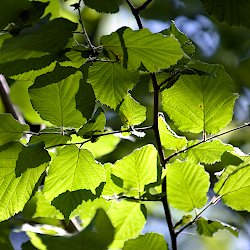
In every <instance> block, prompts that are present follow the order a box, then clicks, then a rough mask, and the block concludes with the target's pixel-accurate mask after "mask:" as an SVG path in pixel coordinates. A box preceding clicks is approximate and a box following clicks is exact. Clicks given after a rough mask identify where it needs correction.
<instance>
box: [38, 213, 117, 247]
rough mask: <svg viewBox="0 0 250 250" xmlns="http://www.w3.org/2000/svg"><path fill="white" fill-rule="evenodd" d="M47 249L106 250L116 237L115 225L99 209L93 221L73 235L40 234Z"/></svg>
mask: <svg viewBox="0 0 250 250" xmlns="http://www.w3.org/2000/svg"><path fill="white" fill-rule="evenodd" d="M39 237H40V238H41V240H42V242H43V243H44V244H45V245H46V246H47V250H69V249H74V250H97V249H98V250H105V249H107V247H108V245H109V244H110V243H111V242H112V240H113V237H114V227H113V226H112V224H111V222H110V220H109V218H108V216H107V214H106V213H105V212H104V211H103V210H102V209H100V210H98V211H97V213H96V215H95V217H94V219H93V221H92V223H91V224H90V225H89V226H88V227H87V228H86V229H84V230H82V231H81V232H79V233H77V234H73V235H72V236H50V235H39Z"/></svg>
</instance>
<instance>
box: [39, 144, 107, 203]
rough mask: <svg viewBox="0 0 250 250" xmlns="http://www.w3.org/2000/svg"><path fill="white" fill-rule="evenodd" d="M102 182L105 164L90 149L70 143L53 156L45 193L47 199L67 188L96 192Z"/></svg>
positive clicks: (103, 180)
mask: <svg viewBox="0 0 250 250" xmlns="http://www.w3.org/2000/svg"><path fill="white" fill-rule="evenodd" d="M101 182H105V170H104V168H103V166H102V165H101V164H99V163H97V162H96V161H95V159H94V157H93V155H92V154H91V153H90V152H89V151H88V150H86V149H79V148H77V147H76V146H75V145H69V146H66V147H64V148H63V149H61V150H60V151H59V153H58V155H57V156H55V157H54V158H53V161H52V163H51V165H50V168H49V173H48V176H47V177H46V179H45V185H44V195H45V198H46V199H47V200H53V199H54V198H55V197H57V196H58V195H59V194H61V193H64V192H65V191H67V190H68V191H76V190H80V189H88V190H91V192H93V193H95V189H96V188H97V187H98V186H99V185H100V183H101Z"/></svg>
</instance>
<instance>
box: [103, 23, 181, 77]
mask: <svg viewBox="0 0 250 250" xmlns="http://www.w3.org/2000/svg"><path fill="white" fill-rule="evenodd" d="M101 44H102V45H103V46H104V48H105V49H106V50H107V51H108V52H109V53H111V54H112V55H115V56H116V57H118V58H120V59H121V61H122V63H123V66H124V67H125V68H128V70H137V69H138V68H139V67H140V66H141V64H143V66H144V67H145V68H146V69H147V70H148V71H149V72H157V71H158V70H160V69H164V68H168V67H169V66H171V65H174V64H176V63H177V61H178V60H180V59H181V58H182V57H183V51H182V49H181V46H180V44H179V42H178V41H177V40H176V39H175V38H173V37H165V36H163V35H162V34H153V33H151V32H150V31H149V30H148V29H141V30H137V31H133V30H131V29H130V28H127V27H123V28H120V29H119V30H117V31H116V32H113V33H112V34H111V35H108V36H102V37H101Z"/></svg>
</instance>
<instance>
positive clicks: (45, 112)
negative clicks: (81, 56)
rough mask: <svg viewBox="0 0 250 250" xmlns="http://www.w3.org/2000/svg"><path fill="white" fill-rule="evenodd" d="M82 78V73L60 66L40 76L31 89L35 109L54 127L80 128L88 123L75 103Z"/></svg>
mask: <svg viewBox="0 0 250 250" xmlns="http://www.w3.org/2000/svg"><path fill="white" fill-rule="evenodd" d="M81 78H82V73H81V72H80V71H76V69H74V68H72V67H61V66H59V65H57V66H56V68H55V69H54V71H52V72H49V73H47V74H45V75H41V76H39V77H38V78H36V81H35V83H34V85H32V86H31V87H30V88H29V94H30V98H31V102H32V105H33V107H34V109H35V110H36V111H37V112H38V113H39V114H40V116H41V117H42V118H43V119H44V120H47V121H50V122H51V123H53V124H54V125H57V126H65V127H80V126H81V125H82V124H83V123H85V121H86V119H85V118H84V117H83V116H82V114H81V112H80V111H79V110H77V109H76V101H75V96H76V94H77V92H78V89H79V82H80V79H81Z"/></svg>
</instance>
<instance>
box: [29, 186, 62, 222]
mask: <svg viewBox="0 0 250 250" xmlns="http://www.w3.org/2000/svg"><path fill="white" fill-rule="evenodd" d="M35 198H36V211H35V213H34V214H33V216H32V217H33V218H39V217H43V218H55V219H58V220H63V219H64V216H63V215H62V214H61V213H60V211H58V210H57V209H56V208H55V207H54V206H52V205H51V204H50V202H49V201H47V200H46V199H45V197H44V195H43V194H42V192H40V191H38V192H37V193H36V196H35Z"/></svg>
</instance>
